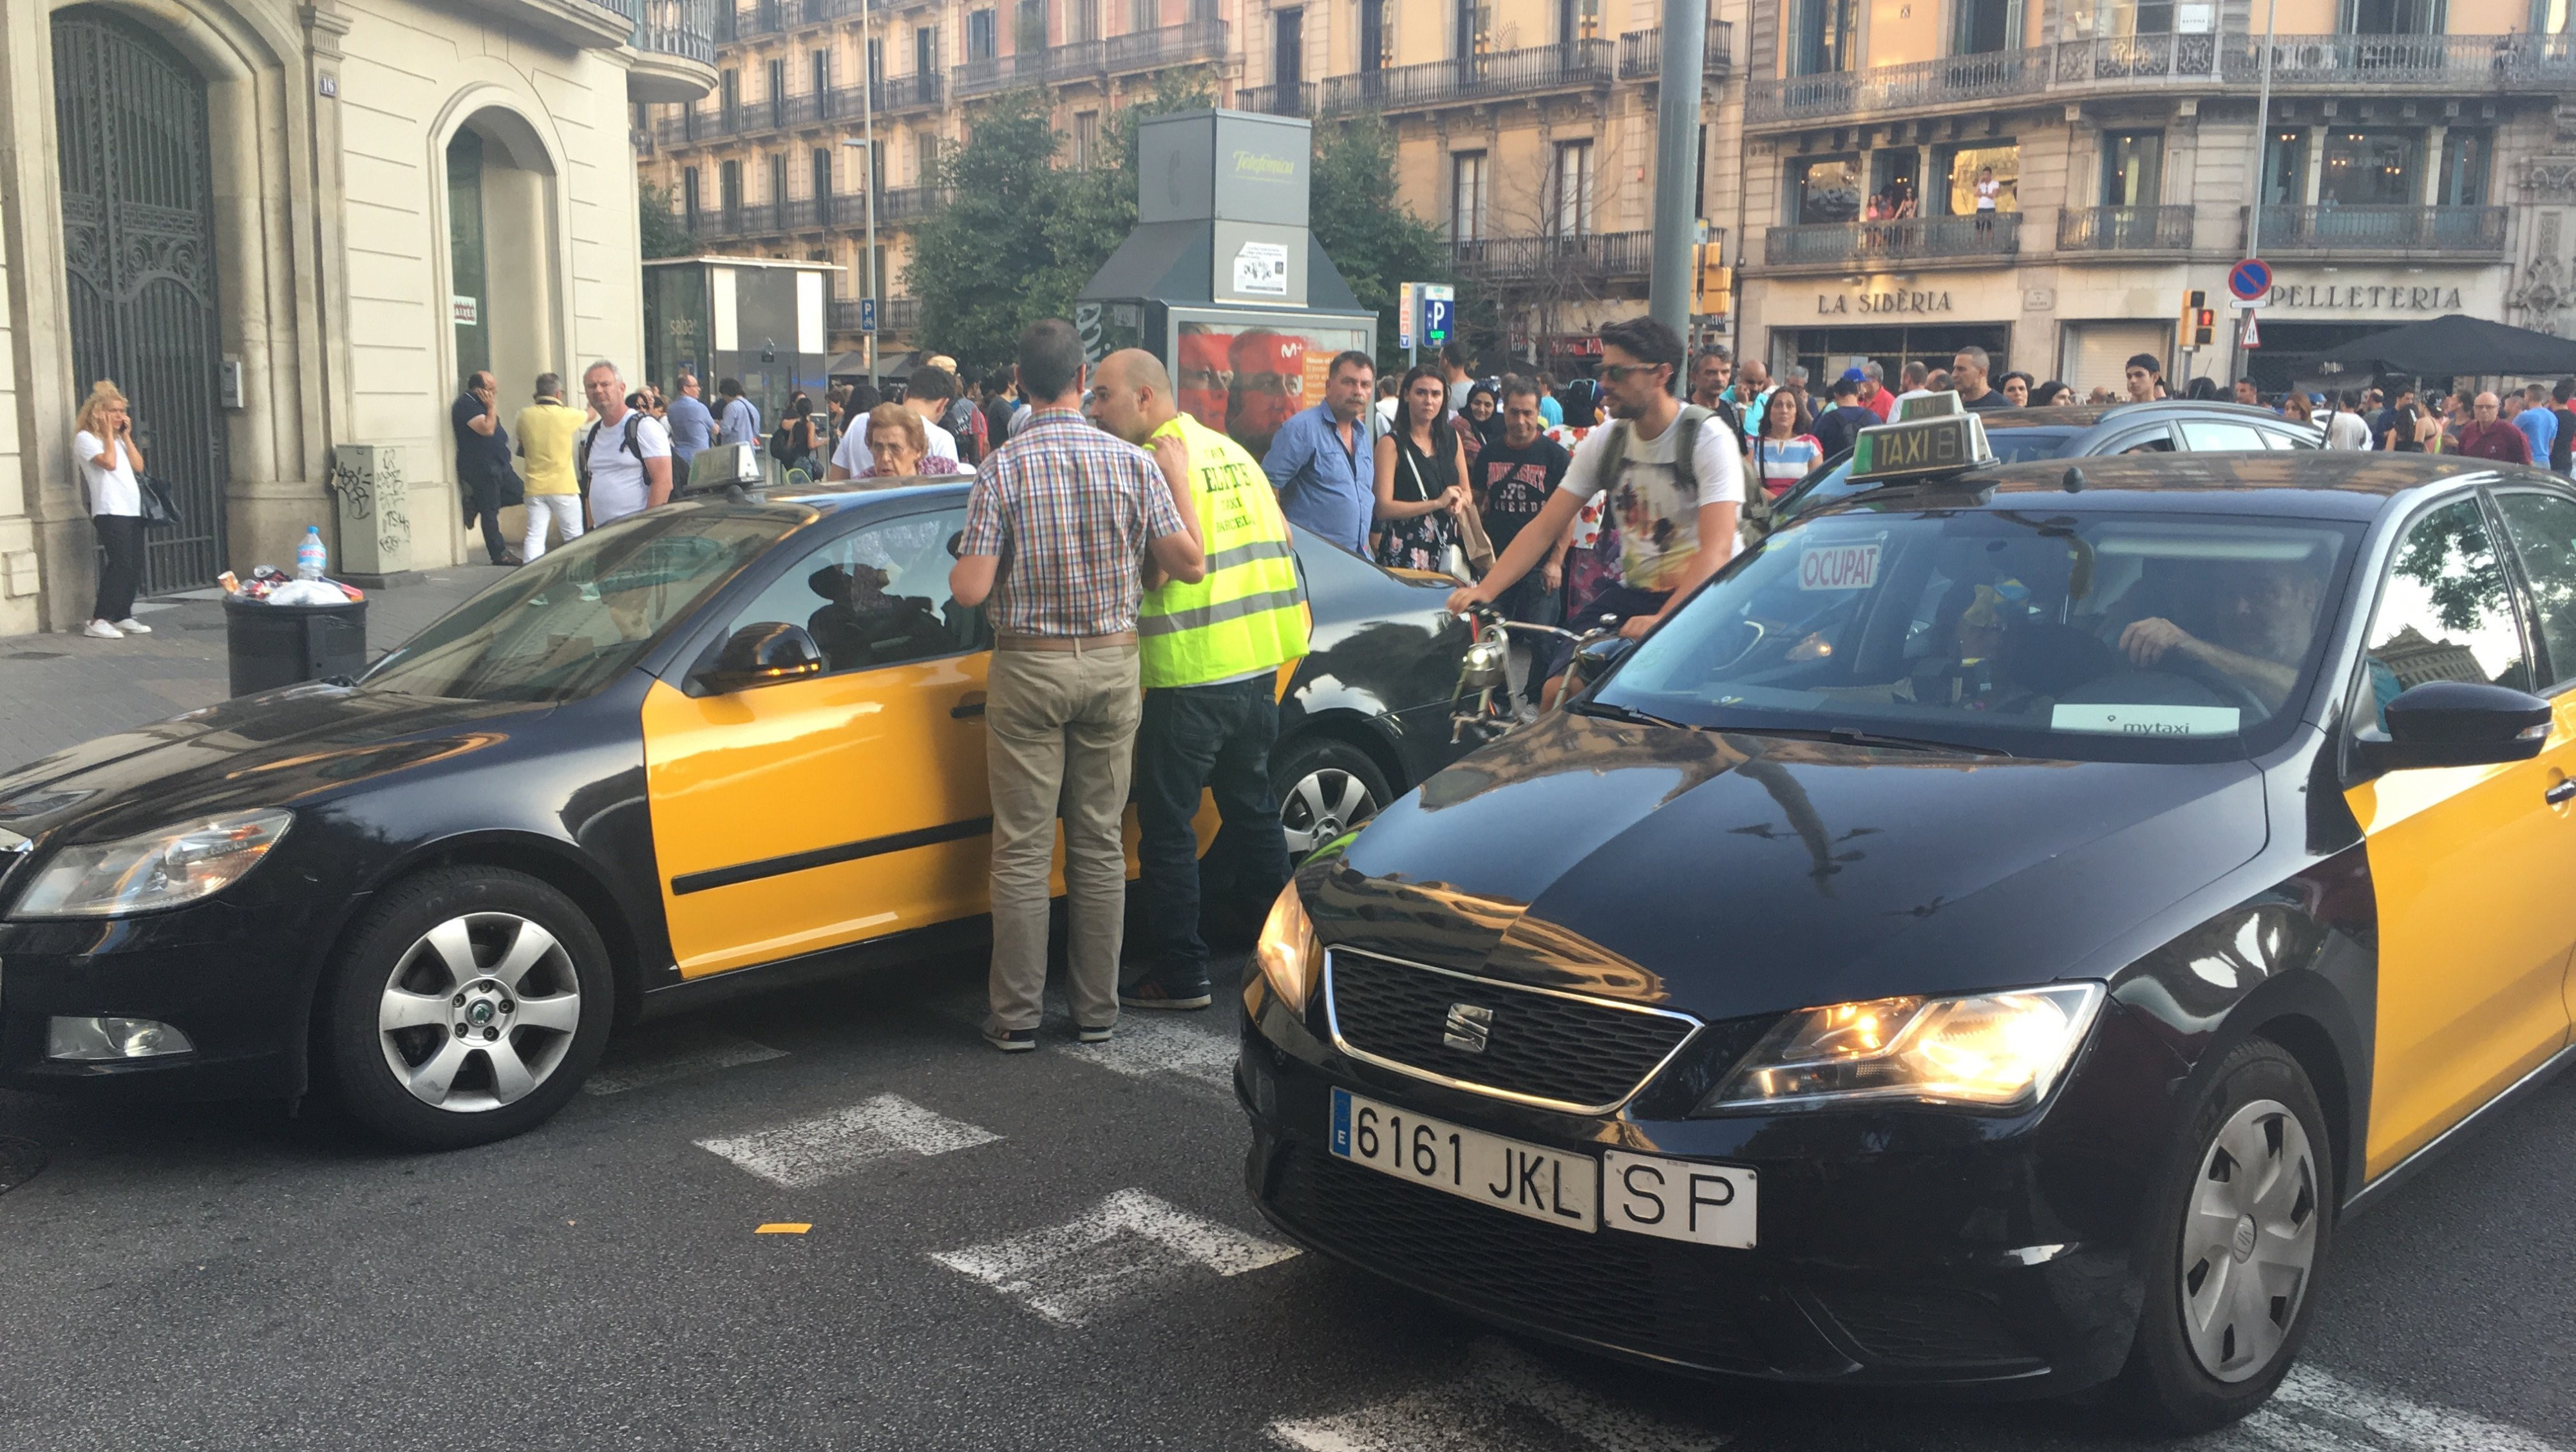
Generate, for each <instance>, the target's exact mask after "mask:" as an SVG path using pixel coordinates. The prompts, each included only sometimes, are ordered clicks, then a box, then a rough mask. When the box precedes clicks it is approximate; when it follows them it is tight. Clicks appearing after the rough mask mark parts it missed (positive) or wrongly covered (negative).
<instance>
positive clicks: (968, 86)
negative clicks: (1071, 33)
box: [954, 20, 1230, 100]
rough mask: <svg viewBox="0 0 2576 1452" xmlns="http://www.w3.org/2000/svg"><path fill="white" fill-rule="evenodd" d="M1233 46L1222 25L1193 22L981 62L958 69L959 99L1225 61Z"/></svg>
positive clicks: (1072, 42)
mask: <svg viewBox="0 0 2576 1452" xmlns="http://www.w3.org/2000/svg"><path fill="white" fill-rule="evenodd" d="M1229 43H1230V41H1229V37H1228V28H1227V26H1226V23H1225V22H1224V21H1222V20H1189V21H1184V22H1182V23H1181V24H1179V25H1165V26H1161V27H1158V28H1156V29H1153V30H1137V31H1130V32H1128V33H1127V34H1125V35H1111V36H1104V37H1101V38H1099V39H1095V40H1075V41H1068V42H1066V43H1065V44H1063V45H1050V46H1046V47H1043V48H1040V49H1036V50H1024V51H1018V52H1014V53H1013V54H1010V55H993V56H981V57H978V58H976V59H974V60H970V61H968V62H966V63H965V64H964V65H961V66H958V67H957V68H956V70H955V72H954V74H955V77H956V87H957V95H958V97H959V99H961V100H962V99H964V98H965V97H968V96H985V95H991V94H993V93H995V92H998V91H1012V90H1018V89H1020V88H1021V87H1024V86H1046V85H1058V84H1062V83H1064V82H1067V81H1081V80H1102V79H1105V78H1107V77H1109V76H1123V75H1133V74H1136V73H1138V72H1142V71H1152V70H1160V69H1162V68H1163V67H1165V66H1175V65H1188V64H1190V63H1192V62H1196V61H1213V60H1221V59H1223V58H1224V57H1225V55H1226V54H1227V46H1228V44H1229Z"/></svg>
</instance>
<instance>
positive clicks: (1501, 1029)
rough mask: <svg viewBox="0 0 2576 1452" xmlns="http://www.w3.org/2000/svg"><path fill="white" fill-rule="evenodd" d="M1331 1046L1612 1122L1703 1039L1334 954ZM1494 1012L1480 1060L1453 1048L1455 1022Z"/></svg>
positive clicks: (1671, 1022)
mask: <svg viewBox="0 0 2576 1452" xmlns="http://www.w3.org/2000/svg"><path fill="white" fill-rule="evenodd" d="M1324 971H1325V977H1326V986H1325V1002H1326V1007H1327V1011H1328V1012H1330V1014H1331V1015H1332V1025H1333V1037H1334V1039H1335V1041H1336V1042H1338V1043H1339V1044H1340V1045H1341V1047H1342V1048H1343V1049H1344V1050H1345V1051H1346V1052H1349V1053H1352V1054H1353V1055H1355V1056H1356V1057H1359V1058H1361V1059H1365V1060H1367V1061H1368V1062H1370V1063H1373V1064H1379V1065H1383V1066H1385V1067H1387V1068H1390V1069H1397V1070H1401V1071H1402V1072H1404V1073H1408V1074H1412V1075H1415V1076H1417V1077H1420V1078H1426V1079H1433V1080H1438V1081H1441V1082H1446V1083H1453V1084H1457V1085H1460V1086H1462V1087H1465V1088H1470V1089H1478V1090H1482V1091H1485V1092H1487V1093H1499V1094H1504V1095H1509V1096H1512V1097H1515V1098H1520V1099H1525V1100H1530V1101H1533V1102H1536V1103H1540V1104H1544V1105H1546V1106H1548V1107H1551V1108H1557V1109H1567V1110H1575V1111H1582V1112H1589V1113H1595V1114H1598V1113H1604V1112H1607V1111H1609V1110H1611V1109H1614V1108H1617V1107H1618V1106H1619V1105H1620V1104H1622V1103H1624V1102H1626V1100H1627V1099H1628V1096H1630V1095H1632V1094H1634V1093H1636V1092H1637V1090H1638V1089H1639V1088H1640V1087H1641V1086H1643V1085H1644V1084H1645V1082H1646V1080H1647V1078H1648V1077H1649V1076H1651V1075H1652V1074H1653V1073H1654V1072H1655V1070H1656V1069H1658V1068H1660V1067H1661V1066H1662V1065H1663V1063H1664V1061H1665V1060H1667V1059H1669V1058H1671V1057H1672V1055H1673V1051H1674V1050H1676V1049H1678V1048H1680V1047H1681V1046H1682V1043H1683V1041H1684V1040H1686V1039H1688V1038H1689V1037H1690V1036H1691V1034H1692V1032H1693V1031H1694V1030H1696V1029H1697V1028H1698V1027H1699V1020H1697V1019H1694V1018H1691V1017H1689V1016H1688V1015H1685V1014H1679V1013H1673V1012H1671V1011H1669V1010H1666V1009H1645V1008H1633V1007H1626V1006H1622V1005H1618V1004H1611V1003H1604V1002H1601V1001H1599V1000H1596V999H1586V998H1573V997H1568V996H1566V995H1563V994H1557V993H1549V992H1544V991H1542V990H1539V989H1534V988H1523V987H1519V986H1517V985H1514V984H1509V983H1498V982H1495V981H1494V980H1492V979H1490V978H1473V977H1469V976H1468V975H1466V974H1463V973H1450V972H1446V971H1444V970H1441V969H1436V968H1424V967H1420V966H1417V965H1415V964H1410V963H1399V962H1397V961H1395V960H1394V959H1391V958H1380V957H1377V956H1376V955H1374V954H1369V953H1354V952H1350V951H1347V950H1338V949H1337V950H1335V951H1334V952H1332V953H1330V954H1328V955H1327V956H1326V959H1325V970H1324ZM1460 1005H1471V1006H1475V1007H1479V1008H1483V1009H1487V1010H1490V1011H1491V1013H1492V1020H1491V1026H1490V1028H1489V1030H1488V1031H1487V1033H1486V1035H1485V1047H1484V1049H1483V1051H1482V1052H1472V1051H1469V1050H1466V1049H1461V1048H1457V1047H1454V1046H1452V1045H1450V1044H1449V1043H1447V1042H1446V1036H1447V1033H1448V1028H1449V1017H1450V1010H1451V1009H1452V1008H1454V1007H1458V1006H1460Z"/></svg>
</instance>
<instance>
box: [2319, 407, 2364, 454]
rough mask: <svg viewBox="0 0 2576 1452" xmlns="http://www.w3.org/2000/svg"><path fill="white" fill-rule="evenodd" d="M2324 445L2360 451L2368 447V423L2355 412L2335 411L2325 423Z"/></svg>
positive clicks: (2331, 447)
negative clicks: (2332, 416)
mask: <svg viewBox="0 0 2576 1452" xmlns="http://www.w3.org/2000/svg"><path fill="white" fill-rule="evenodd" d="M2326 447H2327V448H2329V449H2344V450H2348V451H2351V452H2354V453H2360V452H2362V451H2364V450H2367V449H2368V448H2369V447H2370V424H2369V421H2368V420H2366V419H2364V418H2363V417H2362V416H2361V415H2360V414H2357V413H2345V412H2344V411H2342V410H2341V409H2337V410H2336V411H2335V415H2334V418H2333V419H2332V420H2331V421H2329V422H2328V423H2327V424H2326Z"/></svg>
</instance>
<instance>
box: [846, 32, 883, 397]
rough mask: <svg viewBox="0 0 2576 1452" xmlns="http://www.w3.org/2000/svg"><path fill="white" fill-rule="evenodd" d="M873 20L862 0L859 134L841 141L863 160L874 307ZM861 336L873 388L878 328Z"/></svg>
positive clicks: (862, 183) (867, 264)
mask: <svg viewBox="0 0 2576 1452" xmlns="http://www.w3.org/2000/svg"><path fill="white" fill-rule="evenodd" d="M870 23H871V22H870V14H869V6H868V4H867V0H860V5H859V134H858V135H857V136H845V137H842V138H841V144H842V145H844V146H855V147H857V148H859V156H860V160H861V166H860V171H859V191H860V194H861V195H862V196H863V197H864V198H865V201H864V202H863V203H862V211H863V212H864V213H865V215H866V217H867V224H868V240H867V258H866V262H865V264H864V267H865V272H866V276H867V294H866V296H867V299H868V306H871V307H873V306H876V305H877V107H876V99H877V98H876V90H877V77H876V67H875V65H874V64H873V62H874V60H875V56H876V51H875V49H874V48H873V47H872V46H871V45H870V44H869V43H868V42H869V34H868V31H869V26H870ZM877 324H878V326H880V327H882V326H884V324H885V319H884V318H882V317H880V318H878V319H877ZM859 336H860V341H861V346H863V347H865V348H866V349H867V350H868V387H869V388H870V389H874V388H875V387H876V386H877V334H876V329H875V328H870V329H868V330H866V331H865V332H863V333H861V334H860V335H859Z"/></svg>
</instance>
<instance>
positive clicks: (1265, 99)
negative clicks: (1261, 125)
mask: <svg viewBox="0 0 2576 1452" xmlns="http://www.w3.org/2000/svg"><path fill="white" fill-rule="evenodd" d="M1315 90H1316V87H1315V83H1314V82H1313V81H1292V82H1289V83H1288V84H1286V85H1275V86H1245V87H1242V88H1241V89H1239V90H1237V91H1236V92H1235V93H1234V108H1235V109H1236V110H1238V111H1256V112H1259V113H1260V114H1262V115H1264V116H1312V115H1314V114H1315Z"/></svg>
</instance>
